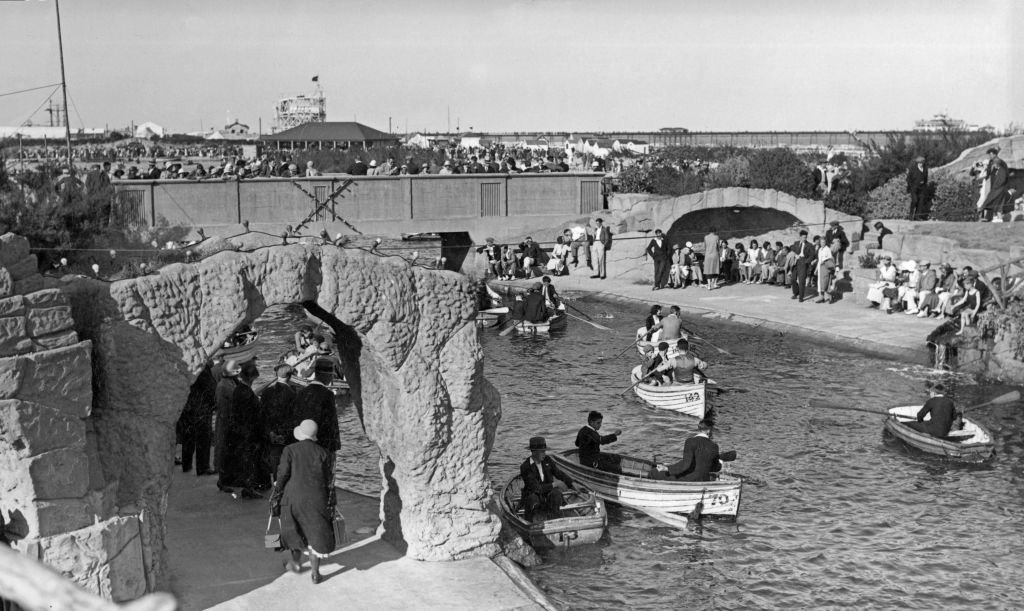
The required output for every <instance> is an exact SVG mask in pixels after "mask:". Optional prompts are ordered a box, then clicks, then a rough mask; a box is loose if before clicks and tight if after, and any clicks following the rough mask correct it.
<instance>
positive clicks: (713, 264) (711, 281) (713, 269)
mask: <svg viewBox="0 0 1024 611" xmlns="http://www.w3.org/2000/svg"><path fill="white" fill-rule="evenodd" d="M719 243H720V240H719V238H718V229H716V228H715V227H712V228H711V231H709V232H708V234H707V235H706V236H704V277H705V278H706V279H707V281H708V284H707V287H708V290H709V291H710V290H712V289H716V288H718V274H719V273H721V270H720V267H721V257H720V256H719V252H718V247H719Z"/></svg>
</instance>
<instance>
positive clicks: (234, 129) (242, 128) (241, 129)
mask: <svg viewBox="0 0 1024 611" xmlns="http://www.w3.org/2000/svg"><path fill="white" fill-rule="evenodd" d="M223 131H224V133H226V134H231V135H233V136H238V135H243V134H244V135H248V134H249V126H248V125H246V124H245V123H242V122H241V121H239V120H237V119H236V120H235V122H234V123H232V124H231V125H225V126H224V130H223Z"/></svg>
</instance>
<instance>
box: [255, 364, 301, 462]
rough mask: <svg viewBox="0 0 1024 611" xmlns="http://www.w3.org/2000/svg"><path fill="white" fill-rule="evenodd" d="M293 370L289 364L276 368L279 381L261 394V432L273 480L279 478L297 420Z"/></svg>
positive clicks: (279, 365)
mask: <svg viewBox="0 0 1024 611" xmlns="http://www.w3.org/2000/svg"><path fill="white" fill-rule="evenodd" d="M292 373H293V372H292V368H291V366H290V365H288V364H286V363H280V364H278V365H277V366H276V367H274V374H275V376H276V378H275V379H274V381H273V382H271V383H270V384H269V385H268V386H267V387H266V388H264V389H263V392H262V393H260V429H261V433H262V436H263V439H264V441H265V443H266V448H267V451H266V453H265V455H264V464H265V467H266V468H267V469H268V470H269V473H270V475H271V477H274V476H276V475H277V466H278V464H279V463H280V462H281V452H283V451H284V448H285V446H286V445H288V442H289V441H290V438H291V434H292V428H293V426H294V422H295V416H294V414H293V413H292V411H293V409H294V403H295V394H296V393H295V389H294V388H292V385H291V384H290V382H289V380H290V379H291V377H292Z"/></svg>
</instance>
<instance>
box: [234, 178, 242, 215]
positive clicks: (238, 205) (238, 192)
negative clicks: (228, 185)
mask: <svg viewBox="0 0 1024 611" xmlns="http://www.w3.org/2000/svg"><path fill="white" fill-rule="evenodd" d="M235 217H236V218H235V222H236V223H241V222H242V181H241V180H240V179H238V178H235Z"/></svg>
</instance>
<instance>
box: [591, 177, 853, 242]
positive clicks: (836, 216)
mask: <svg viewBox="0 0 1024 611" xmlns="http://www.w3.org/2000/svg"><path fill="white" fill-rule="evenodd" d="M609 212H610V215H611V217H612V219H613V221H614V222H615V223H617V225H618V228H619V233H625V232H637V231H639V232H647V231H653V230H654V229H662V230H664V231H665V232H667V234H668V236H669V240H670V241H680V240H681V241H693V242H695V243H696V242H698V241H699V240H701V239H703V236H704V235H705V234H706V233H707V231H708V229H710V228H711V227H715V228H716V229H717V230H718V234H719V235H720V236H722V237H723V238H725V239H729V240H732V239H739V238H743V237H749V236H758V235H764V234H767V233H770V232H773V231H785V230H791V229H793V228H795V227H797V226H799V227H803V228H806V229H807V231H808V232H810V234H811V235H812V236H813V235H815V234H822V235H824V233H825V230H826V229H827V228H828V225H829V223H831V222H832V221H839V222H840V223H841V224H842V225H843V228H844V229H845V230H846V233H847V235H848V236H850V239H851V240H852V239H855V238H856V237H859V236H860V232H861V224H862V223H863V221H862V219H861V218H860V217H858V216H853V215H850V214H845V213H842V212H839V211H836V210H832V209H829V208H826V207H825V205H824V204H823V203H822V202H820V201H817V200H813V199H801V198H798V197H794V196H792V195H789V194H788V193H782V192H780V191H776V190H774V189H746V188H742V187H729V188H725V189H711V190H710V191H702V192H700V193H692V194H689V195H682V196H679V197H668V198H666V197H656V196H652V195H646V194H625V195H615V196H613V197H612V198H611V201H610V202H609ZM751 213H756V214H753V215H752V214H751Z"/></svg>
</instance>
